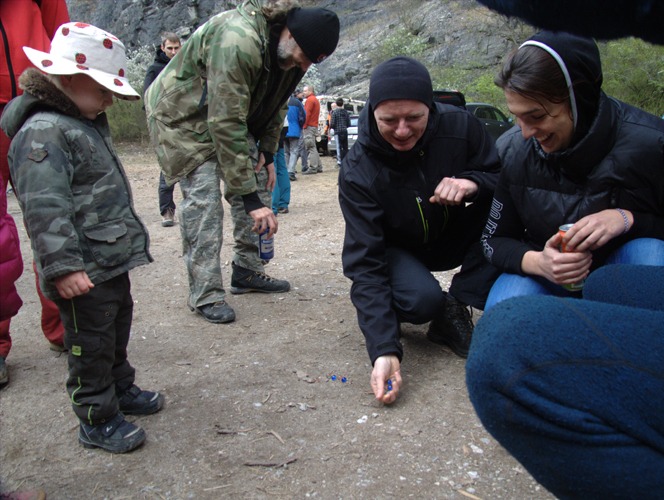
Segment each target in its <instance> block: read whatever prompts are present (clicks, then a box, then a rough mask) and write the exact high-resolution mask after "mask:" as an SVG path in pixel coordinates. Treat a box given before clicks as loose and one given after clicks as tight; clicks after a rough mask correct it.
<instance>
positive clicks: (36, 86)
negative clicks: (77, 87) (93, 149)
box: [0, 68, 81, 138]
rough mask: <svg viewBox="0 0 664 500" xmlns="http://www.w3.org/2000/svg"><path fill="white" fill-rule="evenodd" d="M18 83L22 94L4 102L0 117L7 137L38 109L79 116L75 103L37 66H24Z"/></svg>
mask: <svg viewBox="0 0 664 500" xmlns="http://www.w3.org/2000/svg"><path fill="white" fill-rule="evenodd" d="M19 86H20V87H21V89H23V91H24V94H23V95H21V96H19V97H16V98H15V99H12V100H11V101H10V102H9V103H8V104H7V107H6V108H5V111H4V113H3V114H2V119H0V127H2V130H4V132H5V133H6V134H7V136H8V137H10V138H11V137H14V136H15V135H16V134H17V133H18V131H19V130H20V129H21V127H22V126H23V124H24V123H25V122H26V120H27V119H28V118H30V116H32V115H33V114H35V113H36V112H38V111H45V110H49V111H56V112H58V113H62V114H64V115H67V116H72V117H74V118H80V117H81V112H80V111H79V109H78V106H76V104H74V102H73V101H72V100H71V99H70V98H69V97H67V95H66V94H65V93H64V92H62V91H61V90H60V89H59V88H58V87H56V86H55V84H54V83H53V82H52V81H51V80H50V79H49V78H48V76H46V75H45V74H44V73H42V72H41V71H39V70H38V69H36V68H28V69H26V70H25V71H24V72H23V74H22V75H21V77H20V78H19Z"/></svg>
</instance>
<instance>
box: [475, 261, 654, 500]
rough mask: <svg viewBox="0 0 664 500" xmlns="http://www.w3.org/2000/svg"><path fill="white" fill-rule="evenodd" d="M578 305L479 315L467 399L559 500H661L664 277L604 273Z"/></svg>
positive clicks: (541, 299)
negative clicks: (588, 499) (612, 499)
mask: <svg viewBox="0 0 664 500" xmlns="http://www.w3.org/2000/svg"><path fill="white" fill-rule="evenodd" d="M584 297H586V298H587V299H589V300H585V299H583V300H576V299H561V298H558V297H551V296H549V297H545V296H529V297H516V298H512V299H508V300H505V301H503V302H501V303H500V304H498V305H497V306H496V307H494V308H493V309H491V311H489V312H485V313H484V315H483V317H482V318H481V319H480V320H479V321H478V324H477V326H476V328H475V331H474V333H473V340H472V344H471V348H470V354H469V357H468V361H467V364H466V381H467V385H468V391H469V395H470V399H471V401H472V403H473V406H474V407H475V410H476V411H477V414H478V416H479V417H480V420H481V421H482V423H483V424H484V426H485V427H486V429H487V430H488V431H489V432H490V433H491V434H492V435H493V436H494V437H495V438H496V439H497V440H498V441H499V442H500V444H501V445H502V446H504V447H505V448H506V449H507V450H508V451H509V452H510V453H511V454H512V455H514V457H515V458H516V459H517V460H519V461H520V462H521V463H522V464H523V466H524V467H525V468H526V469H527V470H528V471H529V472H530V473H531V474H532V475H533V477H534V478H535V479H536V480H537V481H539V482H540V483H541V484H542V485H544V486H545V487H546V488H547V489H549V490H550V491H551V492H552V493H553V494H554V495H556V496H557V497H559V498H583V499H587V498H597V499H600V498H601V499H607V498H621V499H625V498H657V497H661V495H662V494H663V493H664V411H662V395H663V394H664V267H651V266H629V265H612V266H603V267H601V268H600V269H598V270H597V271H595V272H594V273H592V275H591V276H590V277H589V278H588V280H587V282H586V286H585V288H584Z"/></svg>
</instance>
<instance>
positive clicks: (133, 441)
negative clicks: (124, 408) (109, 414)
mask: <svg viewBox="0 0 664 500" xmlns="http://www.w3.org/2000/svg"><path fill="white" fill-rule="evenodd" d="M145 438H146V435H145V431H144V430H143V429H141V428H140V427H138V426H136V425H134V424H132V423H131V422H127V421H126V420H125V418H124V415H123V414H122V412H118V413H117V414H116V415H115V416H114V417H113V418H112V419H111V420H109V421H108V422H105V423H103V424H99V425H88V424H84V423H83V422H81V423H80V426H79V429H78V441H79V442H80V443H81V444H82V445H83V447H85V448H101V449H103V450H106V451H109V452H111V453H127V452H128V451H131V450H134V449H136V448H138V447H139V446H141V445H142V444H143V443H144V442H145Z"/></svg>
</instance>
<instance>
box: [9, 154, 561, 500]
mask: <svg viewBox="0 0 664 500" xmlns="http://www.w3.org/2000/svg"><path fill="white" fill-rule="evenodd" d="M118 150H119V151H120V155H121V157H122V160H123V163H124V165H125V168H126V170H127V173H128V175H129V178H130V181H131V184H132V188H133V192H134V198H135V204H136V208H137V211H138V213H139V214H140V215H141V217H142V218H143V220H144V222H145V223H146V225H147V227H148V229H149V231H150V235H151V252H152V255H153V257H154V259H155V262H154V263H152V264H151V265H149V266H144V267H141V268H138V269H136V270H134V271H132V274H131V279H132V285H133V290H132V292H133V297H134V301H135V313H134V323H133V330H132V338H131V341H130V344H129V355H130V361H131V362H132V364H133V365H134V366H135V367H136V370H137V384H138V385H140V386H141V387H144V388H146V389H147V388H149V389H154V390H159V391H161V392H162V393H163V394H164V395H165V397H166V406H165V408H164V409H163V410H162V411H161V412H160V413H158V414H156V415H152V416H148V417H140V418H133V417H129V418H131V419H132V420H136V421H137V422H139V423H140V425H141V426H142V427H143V428H144V429H145V430H146V432H147V434H148V440H147V442H146V444H145V445H144V446H143V447H141V448H139V449H138V450H136V451H134V452H132V453H129V454H126V455H112V454H109V453H106V452H104V451H101V450H86V449H84V448H83V447H81V446H80V445H79V444H78V442H77V430H78V424H77V421H76V419H75V417H74V414H73V412H72V411H71V408H70V404H69V402H68V397H67V394H66V391H65V387H64V383H65V378H66V373H67V357H66V355H61V354H58V353H55V352H52V351H50V350H49V349H48V346H47V343H46V340H45V339H44V337H43V335H42V333H41V330H40V324H39V311H40V308H39V302H38V299H37V296H36V292H35V290H34V281H33V275H32V272H31V269H30V267H29V265H30V263H31V262H32V259H31V257H30V253H29V243H28V241H27V238H26V235H25V231H24V230H23V229H22V220H21V216H20V211H19V208H18V204H17V203H16V200H15V198H14V197H13V196H11V197H10V198H9V210H10V213H12V214H13V215H14V217H15V219H16V221H17V224H18V225H19V230H20V233H21V238H22V250H23V255H24V259H25V262H26V271H25V272H24V274H23V276H22V277H21V279H20V281H19V283H18V287H19V292H20V294H21V296H22V297H23V301H24V306H23V308H22V309H21V311H20V312H19V314H18V316H16V317H15V318H14V319H13V321H12V336H13V340H14V345H13V348H12V351H11V353H10V355H9V357H8V360H7V361H8V365H9V370H10V377H11V381H10V383H9V385H8V386H7V387H5V388H4V389H3V390H1V391H0V492H7V491H13V490H17V489H22V490H23V489H35V488H41V489H43V490H44V491H46V493H47V494H48V498H51V499H79V498H80V499H101V498H109V499H129V498H130V499H135V498H136V499H140V498H146V499H157V498H172V499H187V498H203V499H208V498H210V499H212V498H322V499H332V498H347V499H354V498H372V499H373V498H408V497H412V498H446V499H461V498H472V499H477V498H480V499H499V498H504V499H526V498H527V499H549V498H551V496H550V495H549V494H548V493H547V492H546V491H544V490H543V489H542V488H541V487H540V486H538V484H537V483H536V482H535V481H534V480H533V479H532V478H531V477H530V475H529V474H528V473H527V472H526V471H525V470H524V469H523V467H521V466H520V465H519V464H518V463H517V462H516V461H515V460H514V459H513V458H511V457H510V456H509V454H508V453H507V452H506V451H504V450H503V449H502V448H501V447H500V446H499V445H498V444H497V443H496V442H495V441H494V440H493V439H492V438H491V437H490V436H489V435H488V433H487V432H486V431H485V430H484V429H483V427H482V425H481V424H480V422H479V420H478V418H477V417H476V415H475V413H474V411H473V408H472V406H471V404H470V402H469V400H468V396H467V393H466V387H465V382H464V366H465V363H464V360H462V359H460V358H458V357H456V356H455V355H453V354H452V353H451V352H450V351H448V350H446V349H444V348H442V347H440V346H437V345H435V344H431V343H429V342H428V341H427V340H426V337H425V335H424V332H425V326H414V325H406V326H405V328H404V330H405V331H404V338H403V342H404V349H405V358H404V364H403V367H402V373H403V377H404V382H405V387H404V389H403V392H402V393H401V396H400V398H399V400H398V401H397V403H396V404H394V405H391V406H389V407H386V406H382V405H380V404H378V403H376V402H375V400H374V398H373V395H372V394H371V392H370V388H369V374H370V363H369V359H368V356H367V353H366V349H365V346H364V338H363V337H362V334H361V333H360V331H359V329H358V327H357V322H356V316H355V311H354V308H353V306H352V304H351V303H350V299H349V288H350V283H349V281H348V280H347V279H346V278H345V277H344V276H343V274H342V269H341V245H342V240H343V220H342V217H341V214H340V210H339V206H338V203H337V191H336V176H337V171H336V169H335V168H334V166H333V165H334V163H333V160H332V159H331V158H329V157H327V158H324V168H325V172H324V173H323V174H319V175H315V176H299V178H298V180H297V182H294V183H293V184H292V201H291V205H290V213H289V214H283V215H279V232H278V234H277V235H276V237H275V252H276V256H275V258H274V260H273V261H272V262H271V263H270V264H269V266H268V267H267V272H268V273H269V274H271V275H273V276H275V277H278V278H285V279H288V280H289V281H290V283H291V286H292V290H291V292H290V293H287V294H280V295H262V294H247V295H243V296H231V295H230V294H229V297H228V300H229V302H230V304H231V305H232V306H233V307H234V308H235V311H236V313H237V320H236V321H235V322H234V323H232V324H229V325H213V324H211V323H207V322H206V321H204V320H203V319H202V318H201V317H200V316H197V315H195V314H194V313H192V312H190V311H189V309H188V308H187V305H186V298H187V280H186V276H185V270H184V265H183V263H182V261H181V258H180V251H181V246H180V234H179V229H178V227H177V226H176V227H173V228H163V227H161V224H160V222H161V218H160V216H159V213H158V208H157V205H158V203H157V189H156V186H157V180H158V167H157V164H156V160H155V157H154V155H153V153H152V151H151V149H150V148H149V147H147V146H140V145H126V144H125V145H119V146H118ZM177 199H179V192H178V189H176V201H177ZM229 212H230V211H229V210H227V213H226V226H225V230H224V232H225V241H227V242H229V241H232V238H231V236H230V234H231V233H230V229H231V225H230V220H229V218H228V216H229V215H230V214H229ZM230 259H231V246H230V245H224V248H223V250H222V263H223V264H224V270H225V275H224V279H225V284H226V286H229V285H230ZM440 279H441V282H443V283H446V282H447V281H448V280H449V275H448V274H446V273H441V274H440ZM332 375H336V376H337V378H338V379H340V378H341V377H345V378H346V380H347V381H346V382H345V383H342V382H341V381H340V380H336V381H332V380H331V376H332Z"/></svg>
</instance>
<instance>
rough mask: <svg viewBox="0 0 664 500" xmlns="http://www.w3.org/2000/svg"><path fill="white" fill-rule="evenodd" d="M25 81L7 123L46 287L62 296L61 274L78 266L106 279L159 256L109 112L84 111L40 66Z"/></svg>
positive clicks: (47, 292)
mask: <svg viewBox="0 0 664 500" xmlns="http://www.w3.org/2000/svg"><path fill="white" fill-rule="evenodd" d="M19 82H20V84H21V87H22V88H23V90H24V93H23V95H21V96H19V97H17V98H15V99H13V100H12V101H10V103H9V104H8V105H7V107H6V108H5V112H4V113H3V115H2V120H1V121H0V126H2V129H3V130H4V131H5V133H6V134H7V135H8V136H9V137H11V138H13V139H12V143H11V147H10V149H9V155H8V157H9V165H10V171H11V175H12V179H13V180H14V183H15V187H16V191H17V196H18V201H19V204H20V206H21V210H22V211H23V218H24V222H25V227H26V228H27V231H28V236H29V237H30V241H31V244H32V251H33V253H34V258H35V262H36V263H37V269H38V271H39V277H40V285H41V289H42V291H43V292H44V294H45V295H46V296H47V297H49V298H50V299H57V298H60V295H59V294H58V291H57V289H56V288H55V283H54V280H55V278H57V277H59V276H63V275H66V274H69V273H72V272H74V271H85V272H86V273H87V274H88V276H89V277H90V279H91V280H92V282H93V283H95V284H98V283H102V282H104V281H107V280H109V279H111V278H114V277H116V276H118V275H120V274H122V273H125V272H127V271H129V270H130V269H132V268H134V267H136V266H140V265H142V264H147V263H148V262H151V261H152V257H151V256H150V253H149V250H148V247H149V237H148V232H147V229H146V228H145V226H144V225H143V223H142V222H141V221H140V219H139V218H138V215H137V214H136V212H135V210H134V207H133V204H132V196H131V190H130V187H129V181H128V179H127V176H126V174H125V172H124V169H123V168H122V164H121V163H120V160H119V158H118V157H117V155H116V153H115V151H114V150H113V145H112V142H111V137H110V131H109V128H108V122H107V120H106V115H105V114H101V115H99V116H98V117H97V118H96V119H95V120H94V121H90V120H88V119H85V118H83V117H81V116H80V112H79V110H78V108H77V107H76V105H75V104H74V103H73V102H72V101H71V100H70V99H69V98H68V97H67V96H65V95H64V94H63V93H62V92H61V91H60V90H58V89H57V87H55V86H54V85H53V84H52V83H51V81H50V80H48V79H47V78H46V77H45V76H44V75H43V74H42V73H41V72H40V71H38V70H36V69H34V68H33V69H28V70H26V71H25V72H24V73H23V75H21V78H20V80H19Z"/></svg>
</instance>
